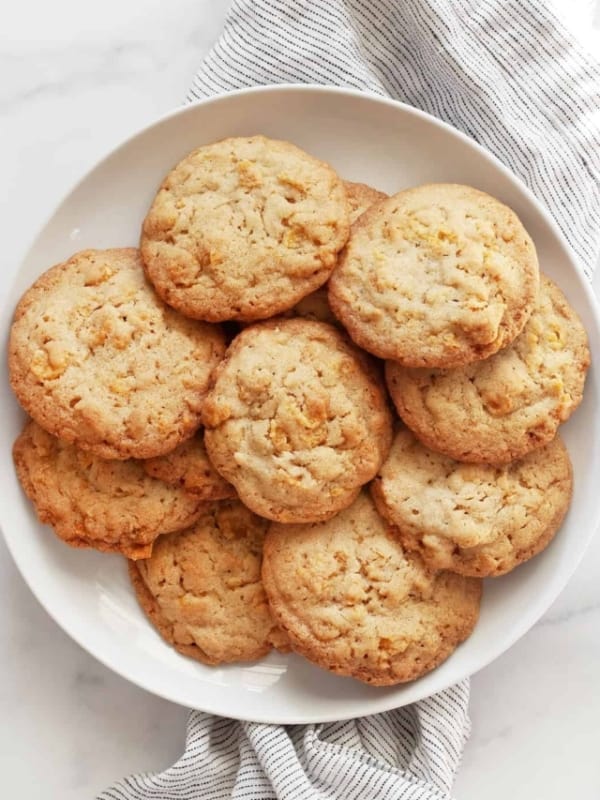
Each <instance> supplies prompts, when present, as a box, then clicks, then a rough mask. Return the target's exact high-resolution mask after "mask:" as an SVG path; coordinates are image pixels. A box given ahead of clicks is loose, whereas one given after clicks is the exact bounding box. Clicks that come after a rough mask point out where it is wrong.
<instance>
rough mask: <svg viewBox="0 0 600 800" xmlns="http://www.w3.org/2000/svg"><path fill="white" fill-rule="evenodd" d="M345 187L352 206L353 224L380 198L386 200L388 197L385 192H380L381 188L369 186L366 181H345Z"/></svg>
mask: <svg viewBox="0 0 600 800" xmlns="http://www.w3.org/2000/svg"><path fill="white" fill-rule="evenodd" d="M344 187H345V189H346V196H347V198H348V206H349V207H350V224H351V225H354V223H355V222H356V220H357V219H358V218H359V217H361V216H362V215H363V214H364V213H365V211H366V210H367V209H368V208H370V207H371V206H372V205H373V204H374V203H377V202H378V201H379V200H385V199H386V198H387V197H388V195H387V194H386V193H385V192H380V191H379V189H374V188H373V187H372V186H367V184H366V183H354V182H353V181H344Z"/></svg>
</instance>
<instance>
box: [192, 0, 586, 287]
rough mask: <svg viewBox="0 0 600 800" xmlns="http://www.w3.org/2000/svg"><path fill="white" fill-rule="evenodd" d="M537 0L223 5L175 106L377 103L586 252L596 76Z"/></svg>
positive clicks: (247, 0) (287, 0)
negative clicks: (304, 99) (537, 205)
mask: <svg viewBox="0 0 600 800" xmlns="http://www.w3.org/2000/svg"><path fill="white" fill-rule="evenodd" d="M548 4H549V0H234V2H233V3H232V5H231V10H230V13H229V16H228V18H227V20H226V23H225V28H224V30H223V34H222V36H221V38H220V39H219V41H218V42H217V43H216V45H215V46H214V48H213V49H212V51H211V52H210V53H209V55H208V57H207V58H206V60H205V61H204V63H203V64H202V66H201V67H200V69H199V70H198V73H197V74H196V76H195V78H194V82H193V85H192V87H191V90H190V93H189V95H188V99H190V100H194V99H200V98H204V97H209V96H211V95H214V94H219V93H222V92H227V91H231V90H232V89H239V88H241V87H244V86H253V85H256V84H268V83H309V82H310V83H322V84H335V85H338V86H348V87H354V88H357V89H365V90H368V91H371V92H376V93H377V94H381V95H387V96H389V97H393V98H395V99H397V100H402V101H403V102H405V103H409V104H410V105H413V106H416V107H417V108H420V109H422V110H423V111H427V112H429V113H430V114H433V115H434V116H436V117H439V118H441V119H443V120H445V121H446V122H449V123H450V124H451V125H454V126H455V127H456V128H459V129H460V130H462V131H464V132H465V133H467V134H468V135H469V136H471V137H472V138H474V139H476V140H477V141H478V142H479V143H480V144H482V145H484V147H486V148H487V149H488V150H491V152H492V153H494V154H495V155H496V156H498V158H499V159H500V160H501V161H503V162H504V163H505V164H506V165H507V166H508V167H509V168H510V169H511V170H512V171H513V172H515V173H516V174H517V175H518V176H519V177H520V178H521V179H522V180H523V181H524V182H525V183H526V184H527V185H528V186H529V187H530V188H531V189H532V190H533V192H534V193H535V194H536V195H537V197H538V198H539V199H540V200H542V201H543V202H544V203H545V204H546V205H547V207H548V208H549V209H550V211H551V212H552V214H553V215H554V217H555V218H556V220H557V221H558V223H559V225H560V227H561V228H562V231H563V233H564V235H565V237H566V238H567V240H568V242H569V243H570V245H571V247H572V248H573V250H574V251H575V253H576V254H577V256H578V257H579V259H580V261H581V263H582V265H583V266H584V268H585V269H586V271H587V273H588V275H589V274H590V272H591V269H592V268H593V266H594V265H595V263H596V258H597V253H598V250H599V249H600V88H599V87H600V65H599V64H597V63H594V62H593V61H592V60H591V58H588V57H587V56H586V54H585V52H584V50H583V49H582V48H581V47H580V46H579V45H578V44H577V43H576V42H575V41H574V40H573V38H572V37H571V35H570V34H569V33H568V32H567V31H566V30H565V29H564V27H562V26H561V25H560V23H559V22H558V21H557V20H556V19H555V18H554V16H553V14H552V12H551V11H550V10H549V8H548Z"/></svg>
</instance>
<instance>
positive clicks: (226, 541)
mask: <svg viewBox="0 0 600 800" xmlns="http://www.w3.org/2000/svg"><path fill="white" fill-rule="evenodd" d="M267 526H268V522H267V521H266V520H264V519H260V517H257V516H256V515H255V514H253V513H252V512H251V511H249V510H248V509H247V508H245V507H244V506H243V505H242V504H241V503H240V502H239V501H237V500H230V501H227V500H226V501H223V502H221V503H213V504H211V505H210V506H208V507H207V508H206V510H205V512H204V514H202V516H201V517H200V519H198V521H197V522H196V523H195V524H194V525H193V526H192V527H191V528H188V530H185V531H181V532H180V533H175V534H171V535H169V536H163V537H161V538H160V539H159V540H158V542H157V543H156V545H155V547H154V551H153V553H152V556H151V558H148V559H145V560H143V561H136V562H130V565H129V575H130V577H131V581H132V583H133V586H134V588H135V591H136V594H137V598H138V601H139V603H140V605H141V607H142V608H143V610H144V611H145V613H146V614H147V616H148V618H149V619H150V621H151V622H152V624H153V625H155V627H156V628H157V629H158V631H159V633H160V634H161V636H162V637H163V638H164V639H165V640H166V641H167V642H168V643H169V644H170V645H172V646H173V647H174V648H175V649H176V650H178V651H179V652H180V653H183V654H184V655H186V656H191V657H192V658H196V659H197V660H198V661H203V662H204V663H205V664H225V663H229V662H232V661H252V660H254V659H256V658H261V656H264V655H266V654H267V653H268V652H269V650H271V648H273V647H277V648H278V649H279V650H284V651H285V650H287V649H288V642H287V637H286V636H285V634H284V633H283V632H282V631H281V630H280V629H279V628H278V627H277V625H276V623H275V621H274V620H273V618H272V616H271V612H270V611H269V606H268V603H267V598H266V595H265V592H264V589H263V585H262V581H261V577H260V569H261V562H262V548H263V540H264V536H265V532H266V528H267Z"/></svg>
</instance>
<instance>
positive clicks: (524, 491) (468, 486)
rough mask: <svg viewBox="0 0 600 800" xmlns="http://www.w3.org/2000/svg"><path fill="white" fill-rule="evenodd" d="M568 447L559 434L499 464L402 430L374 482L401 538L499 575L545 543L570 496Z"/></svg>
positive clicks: (444, 564) (432, 560) (434, 561)
mask: <svg viewBox="0 0 600 800" xmlns="http://www.w3.org/2000/svg"><path fill="white" fill-rule="evenodd" d="M572 485H573V475H572V470H571V462H570V460H569V454H568V453H567V450H566V448H565V446H564V445H563V443H562V442H561V441H560V439H559V438H558V437H556V438H555V439H554V440H553V441H552V442H550V443H549V444H547V445H546V446H545V447H541V448H539V449H538V450H535V451H533V452H532V453H530V454H529V455H527V456H525V458H523V459H522V460H520V461H513V462H512V463H510V464H507V465H505V466H501V467H493V466H489V465H487V464H465V463H462V462H460V461H454V460H453V459H451V458H448V457H447V456H443V455H441V454H440V453H436V452H434V451H433V450H429V449H428V448H426V447H425V446H424V445H422V444H421V443H420V442H419V440H418V439H416V438H415V437H414V436H413V434H412V433H411V432H410V431H409V430H406V429H403V430H401V431H399V432H398V433H397V435H396V437H395V439H394V443H393V444H392V449H391V450H390V453H389V455H388V457H387V459H386V460H385V462H384V464H383V466H382V467H381V469H380V470H379V473H378V475H377V477H376V478H375V480H374V481H373V483H372V484H371V493H372V495H373V499H374V500H375V504H376V506H377V508H378V510H379V512H380V513H381V514H382V516H384V517H385V518H386V519H387V520H388V521H389V522H390V523H392V525H394V526H395V528H396V531H397V535H398V536H399V538H400V541H401V543H402V545H403V546H404V547H405V548H407V549H409V550H412V551H416V552H418V553H419V554H420V555H421V556H422V558H423V561H424V562H425V563H426V564H427V565H428V566H430V567H432V568H433V569H449V570H451V571H452V572H458V573H460V574H461V575H472V576H475V577H480V578H485V577H488V576H492V575H504V574H505V573H507V572H510V571H511V570H512V569H514V568H515V567H517V566H518V565H519V564H521V563H523V562H524V561H527V560H528V559H530V558H532V557H533V556H535V555H537V554H538V553H539V552H541V551H542V550H543V549H544V548H545V547H546V545H548V544H549V543H550V542H551V541H552V538H553V537H554V534H555V533H556V531H557V530H558V528H559V527H560V524H561V522H562V520H563V518H564V516H565V514H566V512H567V509H568V507H569V503H570V501H571V492H572Z"/></svg>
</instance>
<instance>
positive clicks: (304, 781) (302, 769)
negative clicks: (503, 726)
mask: <svg viewBox="0 0 600 800" xmlns="http://www.w3.org/2000/svg"><path fill="white" fill-rule="evenodd" d="M468 702H469V682H468V681H463V682H462V683H460V684H458V685H456V686H454V687H452V688H451V689H448V690H447V691H445V692H441V693H440V694H438V695H436V696H435V697H431V698H428V699H427V700H422V701H421V702H420V703H415V704H414V705H412V706H407V707H406V708H398V709H395V710H394V711H388V712H386V713H385V714H377V715H375V716H372V717H366V718H365V719H357V720H351V721H348V722H332V723H327V724H324V725H291V726H286V727H283V726H281V725H264V724H259V723H256V722H236V721H234V720H230V719H223V718H221V717H214V716H211V715H210V714H204V713H202V712H199V711H192V712H191V713H190V718H189V722H188V735H187V742H186V748H185V753H184V754H183V756H182V757H181V758H180V759H179V761H178V762H177V763H176V764H174V765H173V766H172V767H170V768H169V769H168V770H166V771H165V772H163V773H160V774H158V775H134V776H132V777H130V778H126V779H125V780H124V781H121V782H120V783H118V784H116V785H115V786H113V787H112V788H111V789H107V790H106V791H104V792H103V793H102V794H101V795H100V796H99V798H98V800H226V799H227V800H228V799H229V798H233V800H275V798H277V800H448V798H449V797H450V790H451V787H452V781H453V778H454V774H455V772H456V769H457V767H458V764H459V761H460V757H461V754H462V750H463V747H464V744H465V742H466V740H467V738H468V735H469V727H470V726H469V717H468V714H467V707H468Z"/></svg>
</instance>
